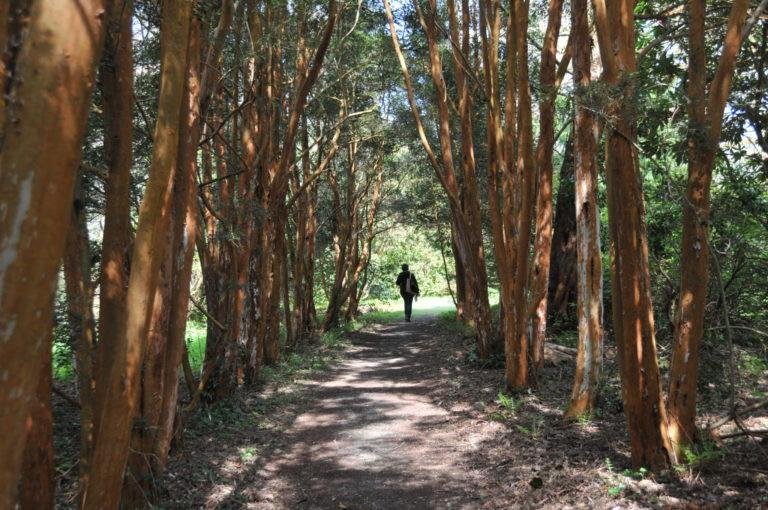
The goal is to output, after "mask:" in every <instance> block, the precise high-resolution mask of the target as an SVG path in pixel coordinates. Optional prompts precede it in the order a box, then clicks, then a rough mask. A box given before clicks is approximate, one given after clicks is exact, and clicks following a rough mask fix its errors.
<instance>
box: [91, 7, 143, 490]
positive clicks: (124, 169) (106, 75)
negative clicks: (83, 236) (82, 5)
mask: <svg viewBox="0 0 768 510" xmlns="http://www.w3.org/2000/svg"><path fill="white" fill-rule="evenodd" d="M132 19H133V2H132V0H128V1H126V2H115V3H114V4H113V5H112V6H111V7H110V9H109V14H108V20H109V21H108V23H107V35H106V43H105V51H104V58H103V59H102V63H101V68H100V70H99V73H100V78H101V80H100V82H101V94H102V101H103V104H104V124H105V126H104V131H105V132H104V153H105V156H106V162H107V167H108V169H109V176H108V180H107V184H106V188H107V189H106V207H105V211H104V236H103V239H102V247H101V278H100V280H101V288H100V291H99V343H98V345H97V348H96V363H95V366H96V392H95V403H94V409H96V410H98V409H101V408H102V407H103V402H104V399H105V398H106V387H107V378H108V370H107V364H108V360H112V359H114V358H115V356H116V352H117V349H118V348H119V342H120V338H122V336H123V334H124V327H125V310H126V305H125V295H126V292H125V289H126V288H127V287H128V273H129V271H128V267H129V265H130V264H129V256H128V255H129V253H128V250H129V246H130V244H131V238H132V236H133V233H132V232H131V211H130V208H131V165H132V159H133V152H132V143H133V43H132V37H133V30H132ZM98 419H99V416H98V413H97V414H96V415H95V416H94V420H95V427H96V428H95V429H94V430H97V429H98ZM83 476H87V474H86V473H83ZM85 485H86V480H85V479H81V491H82V488H84V487H85Z"/></svg>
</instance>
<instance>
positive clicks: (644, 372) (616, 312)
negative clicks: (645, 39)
mask: <svg viewBox="0 0 768 510" xmlns="http://www.w3.org/2000/svg"><path fill="white" fill-rule="evenodd" d="M593 4H594V6H595V25H596V27H597V34H598V41H599V46H600V56H601V58H602V61H603V66H604V68H605V70H604V78H605V80H606V82H607V84H608V85H609V86H611V87H619V88H621V98H620V99H619V101H618V103H617V104H616V105H615V106H614V108H613V111H611V112H608V113H609V115H610V116H611V118H612V119H614V122H613V123H612V125H611V126H609V127H608V128H607V140H606V156H605V166H606V177H607V187H608V220H609V231H610V233H611V242H612V246H611V253H612V264H611V285H612V288H613V290H612V298H613V324H614V332H615V335H616V343H617V346H618V358H619V367H620V375H621V383H622V394H623V397H624V413H625V415H626V417H627V424H628V427H629V440H630V449H631V454H632V464H633V465H635V466H636V467H640V466H645V467H649V468H651V469H652V470H655V471H658V470H662V469H665V468H667V467H668V466H669V464H670V458H669V455H670V444H669V437H668V433H667V417H666V407H665V405H664V400H663V398H662V391H661V376H660V374H659V365H658V359H657V355H656V339H655V332H654V322H653V307H652V304H651V289H650V273H649V270H648V241H647V234H646V228H645V206H644V204H643V191H642V186H641V179H640V169H639V167H638V158H637V157H636V156H637V154H636V149H635V146H634V143H635V140H636V139H637V135H636V131H637V126H636V112H635V111H634V106H633V105H634V103H633V101H634V96H635V94H636V91H635V89H634V82H633V78H632V76H631V73H633V72H634V71H635V70H636V68H637V65H636V58H635V36H634V12H633V7H634V2H633V1H632V0H617V1H615V2H610V3H607V2H605V0H593ZM606 4H607V5H606Z"/></svg>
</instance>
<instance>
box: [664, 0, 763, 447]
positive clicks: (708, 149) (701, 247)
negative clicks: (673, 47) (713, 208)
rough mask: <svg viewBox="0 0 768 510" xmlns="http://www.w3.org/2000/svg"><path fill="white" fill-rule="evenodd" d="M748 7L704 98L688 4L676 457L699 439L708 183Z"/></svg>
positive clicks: (739, 3) (698, 42)
mask: <svg viewBox="0 0 768 510" xmlns="http://www.w3.org/2000/svg"><path fill="white" fill-rule="evenodd" d="M748 7H749V2H748V1H746V0H736V1H735V2H734V3H733V5H732V7H731V11H730V15H729V18H728V26H727V29H726V34H725V39H724V44H723V52H722V54H721V55H720V59H719V61H718V66H717V71H716V72H715V76H714V77H713V79H712V83H711V84H710V88H709V93H708V94H706V93H705V88H706V69H707V55H706V46H705V37H704V34H705V26H704V20H705V16H706V2H704V1H703V0H690V1H689V2H688V14H689V19H690V21H689V26H690V29H689V62H688V98H689V101H688V105H689V106H688V110H689V119H690V120H689V123H690V128H689V130H688V133H689V136H688V188H687V191H686V196H685V200H684V203H683V238H682V248H681V258H680V273H681V278H682V281H681V285H680V304H679V309H678V313H679V316H678V317H677V320H676V324H675V344H674V351H673V354H672V364H671V367H670V377H669V400H668V405H669V433H670V440H671V441H672V446H673V448H674V449H675V453H676V454H677V456H678V457H679V455H680V454H681V453H682V447H683V446H686V445H690V444H691V443H693V442H694V441H695V440H696V386H697V382H698V371H699V352H700V350H701V341H702V337H703V335H704V310H705V307H706V304H707V286H708V282H709V209H710V185H711V182H712V170H713V167H714V162H715V156H716V154H717V148H718V146H719V144H720V132H721V129H722V128H721V124H722V119H723V114H724V110H725V104H726V100H727V98H728V94H729V93H730V88H731V81H732V79H733V73H734V69H735V67H736V58H737V55H738V53H739V49H740V47H741V40H742V30H743V26H744V22H745V20H746V17H747V10H748Z"/></svg>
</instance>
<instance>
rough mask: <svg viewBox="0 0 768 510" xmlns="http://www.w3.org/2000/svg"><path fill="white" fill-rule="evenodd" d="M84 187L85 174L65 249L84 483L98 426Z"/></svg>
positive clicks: (79, 184)
mask: <svg viewBox="0 0 768 510" xmlns="http://www.w3.org/2000/svg"><path fill="white" fill-rule="evenodd" d="M84 198H85V197H84V196H83V189H82V175H81V176H79V177H78V179H77V182H76V184H75V198H74V201H73V205H72V212H71V214H70V218H71V219H70V223H69V231H68V233H67V240H66V244H65V249H64V283H65V289H66V294H67V322H68V323H69V338H70V343H71V345H72V346H74V347H75V359H76V367H77V385H78V396H79V400H80V456H79V459H78V462H79V466H78V468H79V477H80V483H81V484H82V483H84V480H85V477H87V475H88V463H89V461H90V456H91V447H92V445H93V426H94V423H93V421H94V390H95V380H94V339H95V333H96V331H95V322H94V318H93V309H92V299H91V296H92V294H91V285H92V283H91V278H90V274H91V273H90V271H91V265H90V262H91V256H90V254H89V252H88V251H89V250H88V225H87V218H86V215H85V202H84Z"/></svg>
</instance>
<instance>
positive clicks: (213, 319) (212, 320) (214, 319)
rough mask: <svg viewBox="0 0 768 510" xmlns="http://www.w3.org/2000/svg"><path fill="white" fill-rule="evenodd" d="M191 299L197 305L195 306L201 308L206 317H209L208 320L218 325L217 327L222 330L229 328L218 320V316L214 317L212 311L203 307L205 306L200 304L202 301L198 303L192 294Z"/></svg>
mask: <svg viewBox="0 0 768 510" xmlns="http://www.w3.org/2000/svg"><path fill="white" fill-rule="evenodd" d="M189 300H190V301H192V304H193V305H195V308H197V309H198V310H200V313H202V314H203V315H205V316H206V317H208V320H210V321H211V322H213V323H214V324H215V325H216V327H217V328H219V329H220V330H222V331H226V330H227V328H226V327H225V326H224V325H223V324H222V323H221V322H219V321H218V320H216V317H214V316H213V315H211V314H210V313H208V310H206V309H205V308H203V307H202V306H201V305H200V303H198V302H197V300H195V298H193V297H192V296H189Z"/></svg>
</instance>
